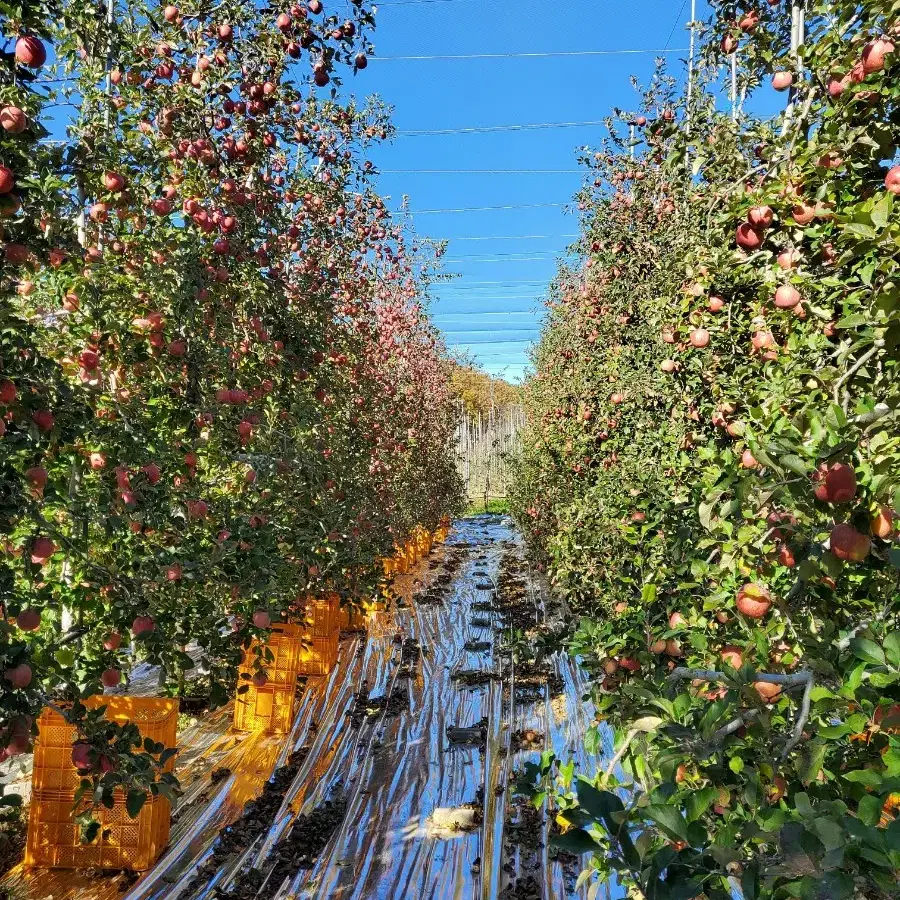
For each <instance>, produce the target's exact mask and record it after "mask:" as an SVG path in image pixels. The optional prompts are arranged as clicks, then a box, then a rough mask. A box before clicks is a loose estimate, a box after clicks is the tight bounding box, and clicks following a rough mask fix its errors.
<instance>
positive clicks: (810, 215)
mask: <svg viewBox="0 0 900 900" xmlns="http://www.w3.org/2000/svg"><path fill="white" fill-rule="evenodd" d="M791 216H792V217H793V219H794V221H795V222H796V223H797V224H798V225H809V223H810V222H812V220H813V219H814V218H815V217H816V207H815V206H814V205H813V204H811V203H796V204H794V206H793V207H792V209H791Z"/></svg>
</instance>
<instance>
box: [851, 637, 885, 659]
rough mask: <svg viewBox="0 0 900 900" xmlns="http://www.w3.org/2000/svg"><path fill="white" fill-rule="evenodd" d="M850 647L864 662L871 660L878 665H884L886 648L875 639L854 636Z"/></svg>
mask: <svg viewBox="0 0 900 900" xmlns="http://www.w3.org/2000/svg"><path fill="white" fill-rule="evenodd" d="M850 649H851V650H852V651H853V655H854V656H855V657H856V658H857V659H861V660H863V661H864V662H869V663H872V664H873V665H876V666H883V665H884V663H885V656H884V650H882V649H881V647H879V646H878V644H876V643H875V642H874V641H870V640H867V639H866V638H853V640H852V641H850Z"/></svg>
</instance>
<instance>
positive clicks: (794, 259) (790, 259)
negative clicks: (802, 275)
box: [778, 249, 800, 270]
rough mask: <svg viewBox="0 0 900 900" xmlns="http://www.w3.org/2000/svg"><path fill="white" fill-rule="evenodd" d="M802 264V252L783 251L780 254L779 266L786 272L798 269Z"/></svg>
mask: <svg viewBox="0 0 900 900" xmlns="http://www.w3.org/2000/svg"><path fill="white" fill-rule="evenodd" d="M799 264H800V252H799V251H798V250H793V249H788V250H782V251H781V253H779V254H778V265H779V266H780V267H781V268H782V269H785V270H788V269H796V268H797V266H798V265H799Z"/></svg>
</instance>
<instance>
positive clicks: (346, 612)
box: [340, 604, 367, 631]
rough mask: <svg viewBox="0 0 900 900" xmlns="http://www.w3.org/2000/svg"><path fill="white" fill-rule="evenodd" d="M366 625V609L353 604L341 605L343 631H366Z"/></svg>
mask: <svg viewBox="0 0 900 900" xmlns="http://www.w3.org/2000/svg"><path fill="white" fill-rule="evenodd" d="M366 627H367V626H366V613H365V610H362V609H360V608H359V607H358V606H354V605H352V604H347V605H346V606H342V607H341V629H340V630H341V631H365V630H366Z"/></svg>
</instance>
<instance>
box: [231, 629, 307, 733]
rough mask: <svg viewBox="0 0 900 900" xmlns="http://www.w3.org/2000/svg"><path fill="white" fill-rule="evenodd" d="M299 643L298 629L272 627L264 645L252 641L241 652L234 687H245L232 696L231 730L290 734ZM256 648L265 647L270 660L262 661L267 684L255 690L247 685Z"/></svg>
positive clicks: (299, 633)
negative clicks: (232, 718)
mask: <svg viewBox="0 0 900 900" xmlns="http://www.w3.org/2000/svg"><path fill="white" fill-rule="evenodd" d="M303 640H304V629H303V627H302V626H301V625H289V624H286V623H279V624H277V625H273V626H272V630H271V631H270V632H269V636H268V638H266V640H265V642H260V641H254V642H253V643H252V644H251V646H250V647H249V648H248V649H247V650H245V651H244V659H243V661H242V662H241V665H240V666H239V667H238V687H243V686H244V685H247V690H246V691H242V692H241V693H238V694H236V695H235V700H234V727H235V728H236V729H237V730H238V731H272V732H276V733H279V734H284V733H286V732H288V731H290V728H291V723H292V721H293V711H294V696H295V694H296V689H297V674H298V672H299V666H300V655H301V653H302V651H303ZM260 647H265V648H266V649H267V650H268V651H269V653H271V655H272V657H273V658H272V659H271V660H269V659H266V657H265V655H264V656H263V657H262V662H263V670H264V671H265V673H266V676H267V678H268V680H267V682H266V684H265V685H264V686H263V687H260V688H258V687H254V686H253V685H252V684H251V683H250V679H251V678H252V677H253V675H254V674H255V673H256V660H257V650H258V648H260Z"/></svg>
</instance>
